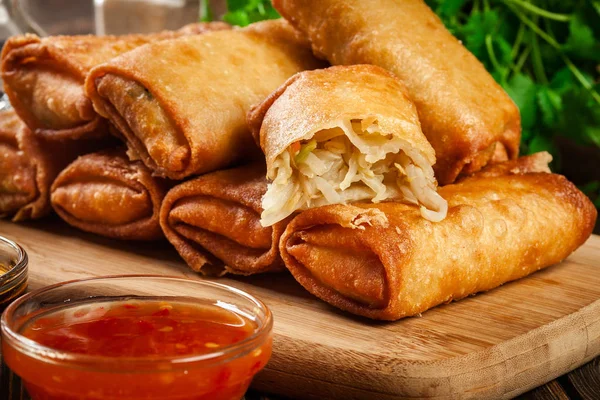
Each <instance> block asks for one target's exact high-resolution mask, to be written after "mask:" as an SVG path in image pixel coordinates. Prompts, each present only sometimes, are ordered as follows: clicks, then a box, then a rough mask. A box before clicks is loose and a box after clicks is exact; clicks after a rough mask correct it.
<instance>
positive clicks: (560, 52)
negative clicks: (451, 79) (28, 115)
mask: <svg viewBox="0 0 600 400" xmlns="http://www.w3.org/2000/svg"><path fill="white" fill-rule="evenodd" d="M426 2H427V3H428V4H429V6H430V7H431V8H432V9H433V10H434V11H435V12H436V13H437V14H438V16H439V17H440V18H441V19H442V21H443V22H444V24H445V25H446V26H447V28H448V29H449V30H450V31H451V32H452V33H453V34H454V35H455V36H456V37H458V38H459V39H460V40H461V41H462V42H463V44H464V45H465V46H466V47H467V48H468V49H469V50H470V51H471V52H472V53H473V54H474V55H475V56H476V57H477V58H479V60H480V61H481V62H482V63H483V64H484V65H485V67H486V68H487V69H488V71H489V72H490V73H491V74H492V75H493V76H494V78H495V79H496V81H497V82H498V83H499V84H500V85H502V87H503V88H504V89H505V90H506V91H507V92H508V94H509V95H510V96H511V97H512V99H513V100H514V101H515V103H516V104H517V105H518V106H519V108H520V110H521V117H522V125H523V138H522V144H521V153H522V154H528V153H534V152H538V151H542V150H546V151H549V152H550V153H552V155H553V156H554V161H553V163H552V168H553V170H554V171H555V172H558V173H562V174H564V175H566V176H567V177H568V178H569V179H570V180H572V181H573V182H574V183H576V184H577V185H578V186H579V188H580V189H582V190H583V191H584V192H585V193H586V194H587V195H588V196H589V197H590V198H591V199H592V201H594V203H595V204H596V207H597V208H600V0H572V1H561V0H426ZM277 17H278V14H277V12H276V11H275V10H274V9H273V7H272V6H271V3H270V0H3V1H1V2H0V40H4V39H5V38H6V37H8V36H10V35H12V34H16V33H18V32H35V33H37V34H39V35H57V34H85V33H95V34H99V35H103V34H124V33H130V32H140V33H142V32H152V31H159V30H163V29H175V28H178V27H180V26H182V25H184V24H187V23H190V22H194V21H198V20H213V19H224V20H225V21H227V22H229V23H231V24H234V25H241V26H244V25H247V24H249V23H252V22H255V21H259V20H263V19H270V18H277ZM599 229H600V226H597V227H596V232H597V233H598V232H600V231H599Z"/></svg>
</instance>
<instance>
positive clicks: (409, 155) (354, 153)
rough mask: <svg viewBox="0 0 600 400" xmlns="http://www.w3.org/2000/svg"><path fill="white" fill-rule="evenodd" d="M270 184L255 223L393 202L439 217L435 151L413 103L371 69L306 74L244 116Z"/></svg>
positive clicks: (441, 204) (442, 206)
mask: <svg viewBox="0 0 600 400" xmlns="http://www.w3.org/2000/svg"><path fill="white" fill-rule="evenodd" d="M248 121H249V125H250V126H251V127H252V130H253V133H254V137H255V139H256V140H257V141H259V142H260V146H261V148H262V149H263V151H264V153H265V156H266V159H267V177H268V178H269V179H270V180H271V181H272V183H270V184H269V188H268V190H267V193H266V194H265V196H264V198H263V203H262V205H263V208H264V211H263V213H262V219H261V223H262V224H263V225H264V226H269V225H272V224H273V223H276V222H278V221H280V220H282V219H284V218H286V217H287V216H289V215H290V214H292V213H293V212H294V211H296V210H303V209H307V208H312V207H319V206H322V205H326V204H336V203H346V202H352V201H359V200H371V201H373V202H380V201H383V200H388V199H392V198H399V199H404V200H405V201H407V202H409V203H413V204H417V205H419V206H420V209H421V213H422V215H423V216H424V217H425V218H427V219H429V220H432V221H440V220H442V219H443V218H444V217H445V216H446V210H447V208H448V206H447V204H446V201H445V200H444V199H442V198H441V197H440V196H439V195H438V194H437V182H436V180H435V177H434V173H433V168H432V165H433V164H435V154H434V150H433V148H432V147H431V145H430V144H429V142H428V141H427V138H426V137H425V135H423V132H422V131H421V125H420V124H419V119H418V116H417V110H416V109H415V106H414V104H413V103H412V102H411V101H410V99H409V98H408V97H407V95H406V92H405V89H404V87H403V85H402V84H401V83H400V82H399V81H398V80H397V79H396V78H395V77H394V76H393V75H392V74H390V73H389V72H387V71H385V70H384V69H382V68H379V67H375V66H371V65H354V66H348V67H345V66H339V67H331V68H327V69H323V70H316V71H305V72H302V73H299V74H297V75H295V76H294V77H292V78H290V79H289V80H288V81H287V82H286V83H285V84H284V85H283V86H281V87H280V88H279V89H278V90H277V91H276V92H274V93H273V94H272V95H271V96H269V98H268V99H266V100H265V101H264V102H263V103H262V104H260V105H258V106H257V107H255V108H254V109H253V110H252V111H251V112H250V113H249V116H248Z"/></svg>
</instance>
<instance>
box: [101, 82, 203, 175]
mask: <svg viewBox="0 0 600 400" xmlns="http://www.w3.org/2000/svg"><path fill="white" fill-rule="evenodd" d="M97 88H98V93H99V94H100V96H102V97H103V98H105V99H106V100H108V102H110V104H109V107H112V108H113V111H114V112H113V117H114V122H115V123H116V125H117V126H118V128H119V129H120V130H121V131H122V132H123V133H125V136H126V138H127V140H128V142H129V143H130V144H131V145H132V146H133V148H134V150H135V151H136V152H137V153H138V154H139V155H142V154H143V155H147V156H148V157H149V158H150V161H151V162H152V163H153V164H154V165H153V167H155V169H157V170H158V171H160V170H161V169H163V168H164V169H166V170H172V171H176V172H179V171H183V170H185V169H186V168H187V165H188V164H189V162H190V156H191V155H190V147H189V144H188V142H187V140H186V138H185V137H184V136H183V135H182V134H181V133H180V132H179V130H178V129H177V127H176V126H175V125H174V123H173V122H172V121H171V119H170V118H169V116H168V115H167V113H166V112H165V110H164V109H163V107H162V106H161V105H160V103H159V102H158V100H157V99H156V98H155V97H154V96H153V94H152V93H151V92H150V90H148V89H147V88H145V87H144V86H143V85H141V84H140V83H138V82H135V81H132V80H128V79H124V78H121V77H119V76H117V75H113V74H106V75H105V76H103V77H101V78H98V81H97ZM123 93H125V95H124V96H123Z"/></svg>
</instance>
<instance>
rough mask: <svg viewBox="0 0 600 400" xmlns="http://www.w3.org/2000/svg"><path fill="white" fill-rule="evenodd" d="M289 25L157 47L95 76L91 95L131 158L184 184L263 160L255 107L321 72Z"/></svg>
mask: <svg viewBox="0 0 600 400" xmlns="http://www.w3.org/2000/svg"><path fill="white" fill-rule="evenodd" d="M321 65H322V63H321V62H318V61H317V60H316V59H315V58H314V57H313V55H312V53H311V51H310V47H309V46H308V44H307V43H306V42H305V41H304V40H302V39H300V38H299V37H298V34H297V32H296V31H294V30H293V28H291V27H290V26H289V25H288V24H287V23H286V22H285V21H284V20H276V21H265V22H260V23H257V24H253V25H250V26H248V27H246V28H243V29H235V30H229V31H220V32H210V33H207V34H204V35H200V36H191V37H185V38H179V39H175V40H169V41H163V42H159V43H152V44H149V45H147V46H144V47H141V48H138V49H136V50H133V51H131V52H129V53H127V54H124V55H122V56H120V57H117V58H115V59H113V60H111V61H110V62H108V63H106V64H103V65H101V66H98V67H96V68H94V69H93V70H92V72H91V73H90V75H89V76H88V78H87V82H86V93H87V94H88V96H89V97H90V98H91V99H92V101H93V103H94V107H95V109H96V111H98V113H100V114H101V115H103V116H104V117H106V118H108V119H109V120H110V121H111V122H113V123H114V124H115V125H116V126H117V128H119V130H120V131H121V132H122V133H123V135H124V137H125V139H126V141H127V145H128V147H129V150H130V153H129V155H130V157H133V158H139V159H141V160H142V161H143V162H144V164H146V165H147V166H148V167H149V168H150V169H152V170H153V171H154V173H155V174H156V175H159V176H165V177H168V178H171V179H183V178H185V177H187V176H190V175H195V174H201V173H205V172H209V171H212V170H215V169H219V168H222V167H225V166H227V165H230V164H232V163H234V162H240V161H242V160H247V159H250V158H252V157H255V156H257V154H259V151H258V149H257V147H256V145H255V144H254V143H253V142H252V138H251V135H250V134H249V131H248V127H247V126H246V113H247V112H248V110H249V109H250V106H251V105H253V104H255V103H258V102H260V101H262V100H263V99H264V98H265V97H267V96H268V95H269V93H271V92H272V91H273V90H275V89H276V88H277V87H278V86H279V85H281V84H282V83H283V82H285V80H286V79H287V78H289V77H290V76H292V75H293V74H295V73H296V72H299V71H302V70H305V69H313V68H317V67H319V66H321Z"/></svg>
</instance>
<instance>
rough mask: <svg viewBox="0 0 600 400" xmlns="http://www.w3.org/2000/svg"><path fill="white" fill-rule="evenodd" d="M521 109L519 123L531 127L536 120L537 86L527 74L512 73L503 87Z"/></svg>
mask: <svg viewBox="0 0 600 400" xmlns="http://www.w3.org/2000/svg"><path fill="white" fill-rule="evenodd" d="M504 89H505V90H506V92H507V93H508V94H509V96H510V97H511V98H512V99H513V101H514V102H515V104H516V105H517V106H518V107H519V110H520V111H521V125H522V126H523V128H524V129H531V128H533V127H534V126H535V124H536V121H537V101H536V98H537V86H536V84H535V83H534V82H533V81H532V80H531V78H530V77H529V76H527V75H523V74H516V75H514V76H513V77H512V78H511V79H510V81H509V82H508V84H507V86H506V87H505V88H504Z"/></svg>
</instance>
